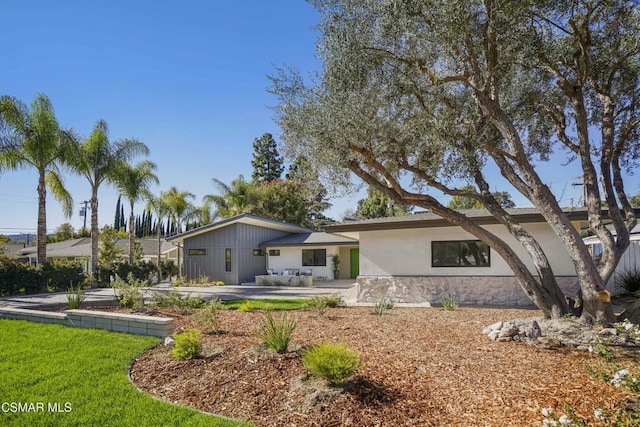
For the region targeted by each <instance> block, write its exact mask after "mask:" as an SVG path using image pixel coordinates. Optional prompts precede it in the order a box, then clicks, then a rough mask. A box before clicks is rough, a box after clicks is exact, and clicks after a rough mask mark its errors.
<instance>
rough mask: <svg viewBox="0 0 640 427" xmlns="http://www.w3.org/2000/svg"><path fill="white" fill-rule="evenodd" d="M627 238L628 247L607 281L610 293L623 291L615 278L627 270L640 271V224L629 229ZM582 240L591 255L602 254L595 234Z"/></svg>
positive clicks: (600, 245)
mask: <svg viewBox="0 0 640 427" xmlns="http://www.w3.org/2000/svg"><path fill="white" fill-rule="evenodd" d="M614 234H615V233H614ZM629 240H630V242H629V248H627V250H626V251H625V253H624V254H623V255H622V258H620V262H619V263H618V265H617V266H616V269H615V271H614V272H613V274H612V275H611V277H610V278H609V281H608V282H607V289H608V290H609V291H610V292H611V294H612V295H619V294H622V293H624V292H625V290H624V289H623V288H622V286H620V284H619V283H618V282H617V279H618V278H619V277H620V276H621V275H623V274H624V273H627V272H634V271H637V272H640V225H637V226H636V227H635V228H634V229H633V230H631V236H629ZM584 242H585V243H586V244H587V245H588V246H589V248H590V250H591V255H593V256H594V257H595V258H597V257H599V256H600V255H601V254H602V243H601V242H600V239H599V238H598V237H597V236H590V237H587V238H585V239H584Z"/></svg>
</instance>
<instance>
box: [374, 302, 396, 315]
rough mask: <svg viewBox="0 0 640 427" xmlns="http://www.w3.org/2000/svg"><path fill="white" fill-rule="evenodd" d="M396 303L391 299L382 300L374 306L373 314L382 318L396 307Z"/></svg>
mask: <svg viewBox="0 0 640 427" xmlns="http://www.w3.org/2000/svg"><path fill="white" fill-rule="evenodd" d="M395 305H396V302H395V301H394V300H392V299H390V298H382V299H381V300H380V301H378V302H376V303H375V304H374V306H373V314H375V315H377V316H382V315H383V314H384V312H385V311H387V310H391V309H392V308H393V307H395Z"/></svg>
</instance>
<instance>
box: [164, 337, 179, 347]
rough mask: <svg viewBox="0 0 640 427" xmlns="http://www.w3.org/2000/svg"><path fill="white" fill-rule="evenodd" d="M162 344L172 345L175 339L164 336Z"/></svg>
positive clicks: (174, 343)
mask: <svg viewBox="0 0 640 427" xmlns="http://www.w3.org/2000/svg"><path fill="white" fill-rule="evenodd" d="M164 345H166V346H167V347H173V346H175V345H176V340H174V339H173V338H172V337H166V338H165V339H164Z"/></svg>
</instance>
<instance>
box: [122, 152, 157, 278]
mask: <svg viewBox="0 0 640 427" xmlns="http://www.w3.org/2000/svg"><path fill="white" fill-rule="evenodd" d="M156 169H157V166H156V164H155V163H153V162H150V161H149V160H145V161H143V162H140V163H138V164H137V165H136V166H131V165H129V164H127V163H122V164H121V165H120V167H119V168H118V169H117V171H116V174H115V176H114V177H113V181H114V184H115V186H116V188H117V189H118V192H119V193H120V195H121V196H123V197H126V198H127V199H129V207H130V209H131V212H130V213H129V264H132V265H133V261H134V241H135V231H136V230H135V229H134V226H133V222H134V219H135V218H134V216H133V206H134V204H135V202H137V201H140V200H142V199H143V198H146V199H148V198H149V186H150V185H151V184H153V183H155V184H158V183H159V182H160V180H159V179H158V177H157V175H156V174H155V173H154V171H155V170H156Z"/></svg>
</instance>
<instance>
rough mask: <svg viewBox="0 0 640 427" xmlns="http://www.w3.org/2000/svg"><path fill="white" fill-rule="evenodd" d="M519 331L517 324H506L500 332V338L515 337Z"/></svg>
mask: <svg viewBox="0 0 640 427" xmlns="http://www.w3.org/2000/svg"><path fill="white" fill-rule="evenodd" d="M519 332H520V330H519V329H518V327H517V326H516V325H510V324H507V325H504V326H503V327H502V329H501V330H500V333H498V338H505V337H508V338H513V337H514V336H516V335H518V333H519Z"/></svg>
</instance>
